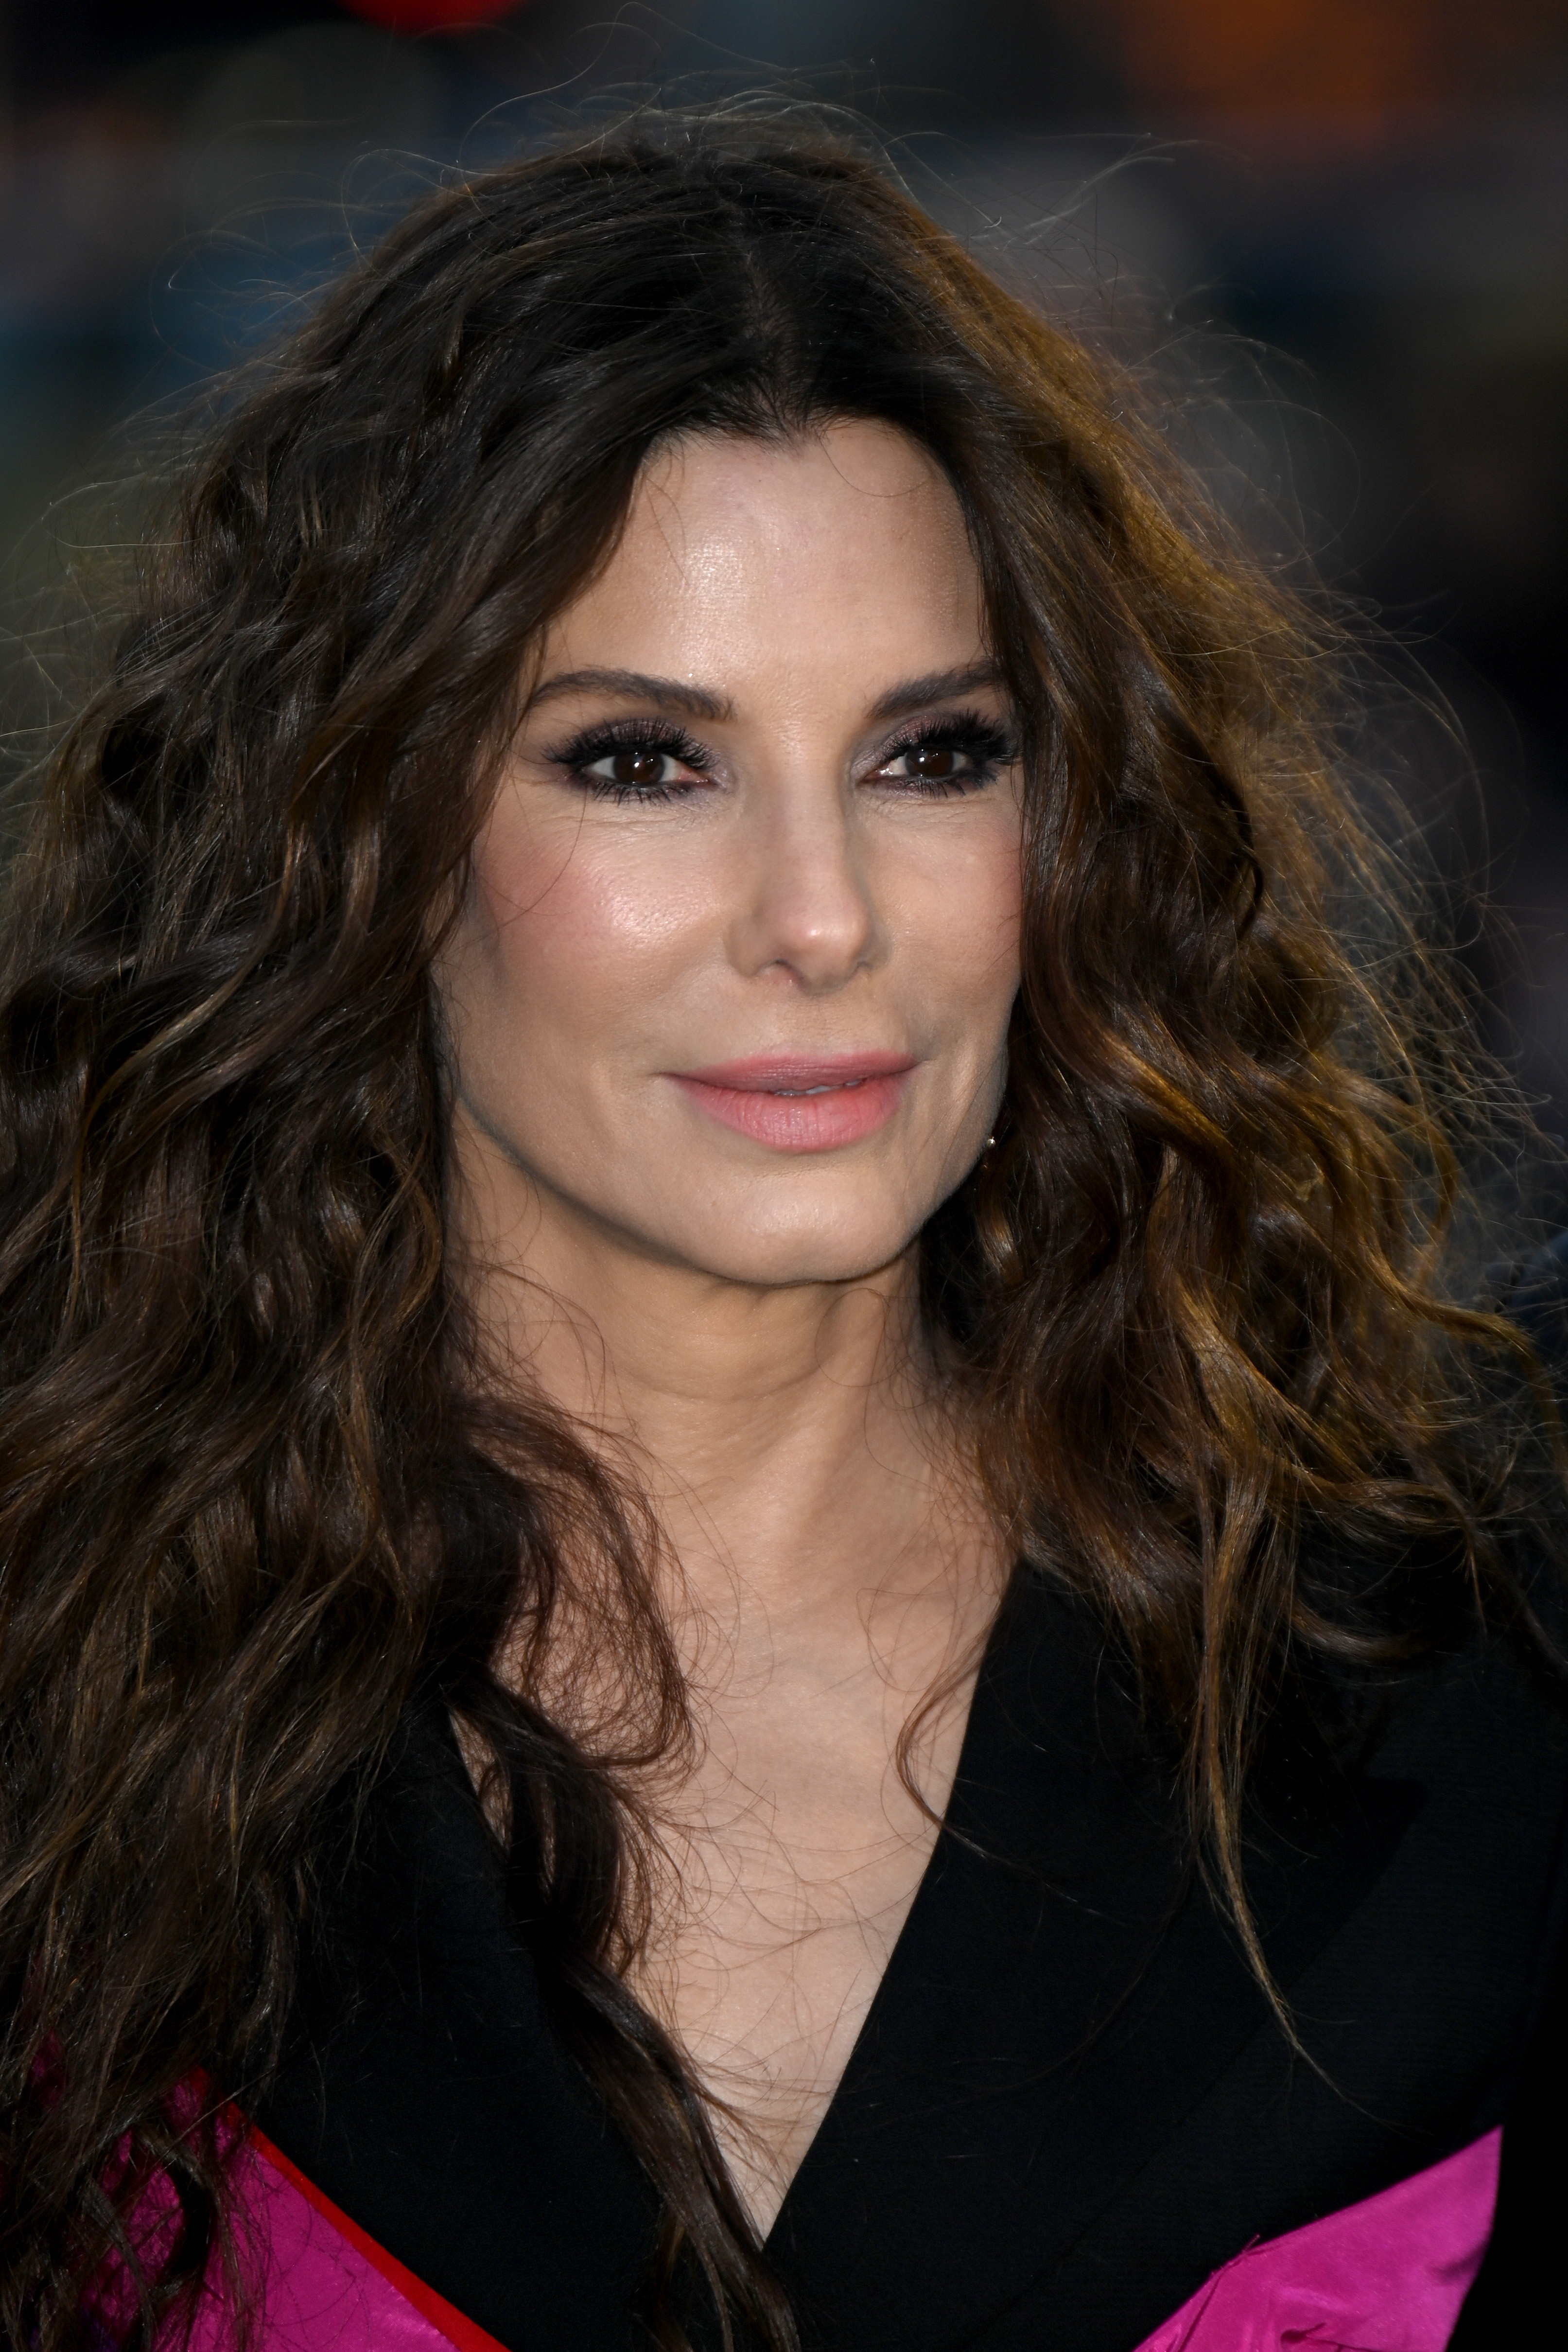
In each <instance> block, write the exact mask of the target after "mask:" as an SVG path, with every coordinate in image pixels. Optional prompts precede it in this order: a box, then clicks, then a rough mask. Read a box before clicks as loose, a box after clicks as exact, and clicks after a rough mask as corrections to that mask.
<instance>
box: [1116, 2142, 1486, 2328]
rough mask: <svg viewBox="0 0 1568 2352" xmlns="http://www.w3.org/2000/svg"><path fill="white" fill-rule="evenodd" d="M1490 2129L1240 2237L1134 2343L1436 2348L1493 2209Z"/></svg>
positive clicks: (1465, 2287) (1455, 2311) (1475, 2266)
mask: <svg viewBox="0 0 1568 2352" xmlns="http://www.w3.org/2000/svg"><path fill="white" fill-rule="evenodd" d="M1501 2150H1502V2134H1501V2132H1500V2131H1494V2132H1488V2134H1487V2136H1486V2137H1485V2138H1484V2139H1478V2140H1473V2141H1472V2142H1471V2144H1470V2146H1469V2147H1462V2148H1461V2149H1460V2150H1459V2152H1458V2155H1457V2156H1450V2157H1448V2158H1446V2159H1445V2160H1444V2162H1443V2163H1441V2164H1435V2165H1433V2166H1432V2168H1431V2169H1430V2170H1429V2171H1427V2172H1417V2173H1415V2174H1413V2175H1412V2176H1411V2178H1410V2179H1408V2180H1400V2181H1396V2184H1395V2186H1394V2187H1393V2188H1392V2189H1384V2190H1383V2191H1382V2192H1381V2193H1380V2194H1379V2195H1378V2196H1376V2197H1368V2198H1366V2199H1365V2200H1364V2202H1363V2203H1361V2204H1359V2205H1347V2206H1345V2207H1344V2208H1343V2210H1342V2211H1340V2212H1338V2213H1328V2214H1325V2215H1324V2217H1323V2219H1322V2221H1309V2222H1308V2223H1307V2225H1306V2227H1305V2228H1304V2229H1301V2230H1292V2231H1290V2233H1289V2234H1288V2235H1287V2236H1285V2237H1283V2238H1270V2239H1269V2240H1268V2241H1267V2242H1265V2243H1263V2244H1261V2245H1255V2246H1249V2247H1248V2248H1247V2249H1246V2251H1245V2252H1243V2253H1239V2254H1238V2255H1237V2256H1236V2257H1235V2259H1234V2261H1232V2262H1228V2263H1226V2264H1225V2267H1224V2268H1223V2270H1218V2271H1216V2272H1215V2273H1214V2276H1213V2277H1212V2278H1211V2279H1210V2280H1209V2281H1208V2283H1207V2285H1205V2286H1202V2287H1200V2288H1199V2289H1198V2291H1197V2294H1195V2295H1194V2296H1193V2297H1192V2299H1191V2301H1190V2302H1188V2303H1184V2304H1183V2305H1182V2307H1181V2309H1180V2310H1179V2311H1178V2312H1176V2314H1175V2315H1173V2316H1172V2317H1171V2318H1169V2319H1167V2320H1166V2323H1165V2326H1163V2327H1160V2328H1157V2329H1156V2330H1155V2333H1154V2335H1153V2336H1149V2337H1148V2338H1147V2339H1146V2340H1145V2342H1144V2343H1142V2344H1140V2345H1139V2347H1138V2352H1286V2347H1291V2346H1294V2345H1302V2346H1310V2347H1312V2352H1444V2347H1445V2346H1446V2345H1447V2343H1448V2338H1449V2336H1451V2335H1452V2334H1453V2332H1454V2326H1455V2323H1456V2322H1457V2321H1458V2316H1459V2306H1460V2305H1461V2304H1462V2303H1463V2302H1464V2299H1465V2297H1466V2295H1467V2294H1469V2289H1470V2284H1471V2282H1472V2281H1473V2279H1474V2277H1475V2274H1476V2273H1477V2272H1478V2271H1479V2268H1480V2266H1481V2256H1482V2255H1483V2254H1484V2253H1485V2252H1486V2250H1487V2241H1488V2239H1489V2238H1490V2235H1491V2225H1492V2215H1493V2213H1494V2211H1495V2210H1496V2207H1497V2173H1498V2159H1499V2157H1500V2154H1501Z"/></svg>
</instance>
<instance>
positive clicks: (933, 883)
mask: <svg viewBox="0 0 1568 2352" xmlns="http://www.w3.org/2000/svg"><path fill="white" fill-rule="evenodd" d="M923 881H924V886H925V887H924V889H923V892H922V900H923V904H922V908H921V910H920V919H918V920H917V921H916V923H915V924H914V925H913V926H912V932H913V933H914V936H913V937H912V938H911V941H910V944H911V945H912V946H913V947H914V948H915V950H916V951H917V953H918V954H919V955H920V957H921V958H922V960H923V961H925V963H926V966H927V969H928V970H930V971H933V972H936V971H940V972H944V973H946V974H947V975H948V976H949V980H950V982H951V985H952V986H953V989H954V991H955V993H956V998H957V1000H958V1003H960V1004H961V1005H962V1006H963V1008H964V1009H965V1011H966V1013H967V1014H968V1016H969V1017H971V1018H972V1019H974V1020H976V1021H978V1022H982V1023H985V1024H995V1025H1005V1024H1006V1021H1007V1016H1008V1013H1009V1011H1010V1009H1011V1006H1012V1001H1013V998H1014V996H1015V994H1016V993H1017V991H1018V983H1019V931H1020V927H1021V923H1022V916H1023V887H1022V877H1021V874H1020V870H1019V843H1018V837H1017V835H1016V833H1013V832H1010V831H1009V830H1008V829H1006V828H1004V827H1001V826H998V827H997V828H996V830H995V831H994V832H990V833H987V834H984V835H981V836H980V837H979V838H978V839H977V840H974V841H971V842H969V843H967V844H965V845H963V847H962V848H961V849H958V848H956V847H955V849H954V851H953V853H952V854H951V855H950V856H947V857H946V858H944V859H943V860H942V861H941V863H940V864H939V865H936V866H933V867H931V868H929V869H928V870H927V871H926V872H925V876H924V877H923Z"/></svg>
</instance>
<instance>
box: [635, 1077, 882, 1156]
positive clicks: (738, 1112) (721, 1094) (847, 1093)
mask: <svg viewBox="0 0 1568 2352" xmlns="http://www.w3.org/2000/svg"><path fill="white" fill-rule="evenodd" d="M914 1068H915V1056H914V1055H910V1054H829V1055H803V1054H755V1055H749V1056H748V1057H747V1058H746V1059H745V1060H742V1061H737V1062H715V1063H713V1064H711V1065H710V1066H708V1067H707V1068H706V1069H701V1070H672V1071H670V1072H669V1073H668V1074H667V1075H668V1076H670V1077H671V1078H672V1079H673V1080H674V1084H675V1085H676V1086H678V1087H680V1089H681V1091H682V1093H683V1094H684V1095H685V1097H686V1099H687V1101H688V1102H690V1103H693V1104H695V1107H696V1108H697V1109H699V1110H701V1111H704V1112H706V1114H707V1116H708V1117H709V1118H716V1119H717V1120H718V1121H719V1123H720V1125H721V1126H724V1127H728V1128H732V1129H735V1130H736V1131H737V1133H739V1134H741V1135H747V1136H749V1137H750V1138H751V1139H752V1140H753V1141H754V1142H757V1143H765V1144H767V1145H768V1146H769V1148H770V1149H771V1150H775V1151H835V1150H841V1149H842V1148H843V1147H844V1146H845V1145H847V1144H851V1143H860V1142H862V1141H863V1140H864V1139H865V1138H866V1137H867V1136H868V1135H874V1134H875V1132H876V1130H877V1129H878V1128H879V1127H885V1126H886V1124H887V1122H888V1120H889V1119H890V1118H892V1117H893V1114H894V1111H895V1110H896V1109H897V1108H898V1106H899V1103H900V1102H901V1100H902V1099H903V1096H904V1081H905V1080H906V1079H907V1077H908V1076H909V1074H910V1072H911V1070H913V1069H914Z"/></svg>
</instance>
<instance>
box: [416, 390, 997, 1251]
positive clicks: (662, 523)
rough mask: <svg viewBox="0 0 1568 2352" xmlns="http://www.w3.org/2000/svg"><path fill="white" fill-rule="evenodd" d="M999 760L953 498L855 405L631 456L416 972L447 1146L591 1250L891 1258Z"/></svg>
mask: <svg viewBox="0 0 1568 2352" xmlns="http://www.w3.org/2000/svg"><path fill="white" fill-rule="evenodd" d="M1018 940H1019V771H1018V765H1017V749H1016V743H1015V738H1014V725H1013V719H1012V715H1011V712H1010V709H1009V701H1008V697H1007V694H1006V692H1005V690H1004V688H1003V686H1002V684H1001V681H1000V679H999V677H998V676H997V674H996V672H995V669H994V667H993V664H992V661H991V658H990V656H989V655H988V648H987V644H986V631H985V623H984V615H983V612H982V608H981V595H980V583H979V578H978V574H977V569H976V565H975V561H974V557H973V555H972V553H971V551H970V548H969V544H968V540H967V534H966V531H965V528H964V523H963V519H962V516H961V514H960V511H959V508H958V504H957V501H956V498H955V496H954V494H953V491H952V489H951V488H949V486H948V484H947V482H946V478H944V477H943V475H942V474H941V473H940V472H939V471H938V469H937V468H936V466H935V465H934V464H933V463H932V462H931V460H930V459H929V458H928V457H926V456H925V454H924V453H923V452H922V451H921V450H920V449H918V448H917V447H916V446H915V445H914V444H912V443H911V442H909V441H907V440H905V439H904V437H903V436H902V435H900V434H898V433H896V432H894V431H893V430H891V429H890V428H888V427H886V426H883V425H873V424H865V423H848V424H840V425H832V426H831V427H829V428H828V429H827V430H825V431H824V432H822V433H821V436H817V437H813V438H810V439H805V440H801V441H799V442H789V443H785V444H782V445H780V444H771V443H763V442H758V441H752V440H743V439H738V438H730V437H727V436H722V437H721V436H705V437H700V438H695V439H693V440H690V441H688V442H685V443H684V444H681V445H678V446H674V447H673V448H671V449H669V450H668V451H666V452H665V453H664V454H663V455H661V456H660V457H658V458H657V460H656V461H654V462H653V464H651V466H650V467H649V468H648V470H647V474H646V477H645V478H644V480H643V484H642V487H641V488H640V490H639V492H638V495H637V497H636V499H635V501H634V503H633V505H632V509H631V513H630V516H629V518H628V521H627V526H626V530H625V533H624V535H623V537H622V541H621V542H620V545H619V547H618V549H617V551H616V552H615V555H614V557H613V559H612V561H611V562H610V563H609V564H608V565H607V566H606V568H605V570H604V571H603V572H602V573H601V576H600V578H599V579H598V580H597V581H596V582H595V583H594V584H593V585H592V587H591V588H590V589H589V590H588V591H587V592H586V593H585V594H583V595H582V596H581V597H580V599H579V600H578V602H577V603H576V604H572V605H571V606H570V607H569V608H568V610H566V611H565V612H564V613H563V614H561V615H560V617H559V621H558V622H557V623H556V624H555V625H554V626H553V627H552V628H551V630H550V632H549V636H548V639H547V641H546V643H545V645H544V647H543V652H542V660H541V663H540V666H539V669H538V686H537V688H536V689H535V692H534V694H533V698H532V700H531V702H530V704H529V707H528V711H527V714H526V717H525V719H524V721H523V724H522V727H521V729H520V731H519V732H518V734H517V739H516V740H515V743H514V745H513V747H512V750H511V752H510V755H509V757H508V759H507V764H506V767H505V770H504V772H503V776H502V780H501V784H500V789H499V792H498V793H497V799H496V802H495V805H494V810H493V813H492V814H491V816H490V818H489V821H488V824H486V829H485V831H484V833H483V835H481V837H480V839H479V841H478V843H477V845H476V852H475V856H474V861H473V877H472V885H471V887H470V890H469V894H468V898H467V902H466V906H465V912H464V916H463V919H462V922H461V925H460V928H459V929H458V932H457V934H456V935H455V939H454V940H453V942H452V944H451V946H450V948H449V949H448V950H447V952H446V955H445V959H444V966H443V975H442V977H443V986H444V996H445V1000H446V1009H447V1020H448V1027H449V1034H450V1037H451V1042H452V1045H453V1049H454V1053H455V1063H456V1069H457V1087H458V1106H457V1113H456V1117H457V1122H458V1130H459V1131H458V1144H459V1150H460V1154H461V1157H462V1159H463V1160H464V1162H465V1164H466V1165H467V1166H468V1167H469V1168H470V1170H472V1169H473V1167H474V1165H475V1160H476V1157H477V1160H478V1161H479V1163H480V1164H482V1165H484V1166H485V1168H486V1171H487V1177H488V1181H489V1185H490V1187H491V1188H492V1198H493V1199H495V1201H496V1202H497V1207H498V1208H499V1209H500V1210H501V1211H502V1213H503V1214H504V1213H505V1203H506V1202H507V1200H508V1199H515V1203H516V1208H517V1214H518V1215H519V1216H520V1215H521V1214H522V1213H523V1210H524V1206H525V1203H526V1204H527V1207H528V1211H529V1213H535V1212H537V1213H541V1214H542V1216H543V1218H544V1219H545V1221H546V1223H547V1224H548V1223H551V1222H554V1221H559V1220H560V1219H563V1218H564V1219H566V1220H567V1221H569V1222H570V1223H571V1224H572V1225H573V1226H575V1227H576V1228H577V1229H578V1234H579V1236H580V1237H581V1238H586V1239H587V1240H588V1241H589V1242H590V1243H592V1242H594V1241H596V1240H597V1242H598V1243H599V1244H600V1245H601V1246H602V1245H618V1246H621V1247H623V1248H624V1247H630V1248H631V1249H632V1250H633V1251H635V1252H637V1253H638V1254H640V1255H651V1256H653V1257H654V1258H656V1259H658V1260H661V1261H663V1262H664V1263H666V1264H672V1263H673V1264H676V1265H685V1266H689V1267H692V1268H695V1269H699V1270H701V1271H703V1272H706V1273H707V1274H710V1275H715V1276H721V1277H725V1278H727V1279H729V1280H732V1281H739V1282H742V1283H747V1284H763V1285H768V1286H772V1285H778V1284H785V1283H799V1282H809V1281H816V1280H830V1281H831V1280H842V1279H844V1278H846V1277H850V1276H859V1275H863V1274H867V1273H869V1272H871V1271H872V1270H873V1269H874V1268H876V1267H879V1266H882V1265H887V1264H888V1263H889V1262H890V1261H892V1260H893V1259H894V1258H896V1257H897V1256H898V1255H899V1254H900V1252H902V1251H903V1250H904V1248H905V1246H906V1244H908V1243H909V1242H910V1240H911V1239H912V1238H913V1236H914V1235H915V1234H916V1233H917V1232H918V1230H919V1228H920V1226H921V1225H922V1224H923V1223H924V1222H925V1219H926V1218H927V1217H928V1216H929V1215H930V1214H931V1213H932V1211H933V1210H934V1209H935V1208H936V1206H937V1205H938V1203H939V1202H941V1201H942V1200H943V1199H944V1198H945V1197H946V1195H947V1194H948V1193H949V1192H952V1190H953V1189H954V1187H955V1186H956V1184H958V1183H959V1182H960V1181H962V1179H963V1177H964V1176H965V1174H966V1173H967V1171H968V1169H969V1168H970V1167H971V1166H972V1165H973V1163H974V1161H975V1160H976V1159H977V1157H978V1155H979V1153H980V1151H981V1150H983V1149H984V1146H985V1142H986V1138H987V1135H988V1131H989V1129H990V1127H991V1124H992V1121H993V1118H994V1117H995V1114H996V1110H997V1107H998V1102H999V1100H1000V1097H1001V1091H1002V1085H1003V1080H1004V1077H1005V1075H1006V1047H1005V1039H1006V1034H1007V1026H1008V1016H1009V1010H1010V1008H1011V1005H1012V1002H1013V997H1014V993H1015V991H1016V989H1017V985H1018V955H1019V948H1018Z"/></svg>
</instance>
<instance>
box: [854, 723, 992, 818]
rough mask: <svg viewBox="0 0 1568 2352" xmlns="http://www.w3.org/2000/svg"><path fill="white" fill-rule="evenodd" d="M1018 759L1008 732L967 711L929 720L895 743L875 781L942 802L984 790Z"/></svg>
mask: <svg viewBox="0 0 1568 2352" xmlns="http://www.w3.org/2000/svg"><path fill="white" fill-rule="evenodd" d="M1017 757H1018V752H1017V750H1016V748H1015V746H1014V744H1013V741H1012V739H1011V737H1010V735H1009V732H1008V730H1007V729H1006V728H1005V727H1003V726H1001V725H999V724H998V722H997V721H996V720H994V719H984V718H982V717H981V716H980V715H979V714H978V713H977V712H973V713H963V714H960V715H958V716H956V717H954V718H951V719H936V720H934V721H927V722H926V723H925V725H923V726H920V727H918V728H916V729H915V730H912V731H911V732H910V733H908V734H905V735H904V736H902V737H900V738H899V740H897V741H896V742H894V743H892V744H890V745H889V746H888V749H887V750H886V751H884V752H883V756H882V758H881V760H880V761H878V762H877V765H876V767H875V769H874V770H873V782H879V783H887V784H892V785H894V786H903V787H904V790H905V791H909V790H911V789H913V790H914V791H915V792H916V793H927V794H929V795H931V796H932V797H933V798H941V797H943V796H944V795H946V794H949V793H970V792H977V791H979V790H980V789H981V787H982V786H983V785H986V784H988V783H991V782H994V780H995V778H996V775H997V772H998V769H999V768H1002V767H1005V766H1007V765H1008V764H1009V762H1010V761H1013V760H1015V759H1016V758H1017Z"/></svg>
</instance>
